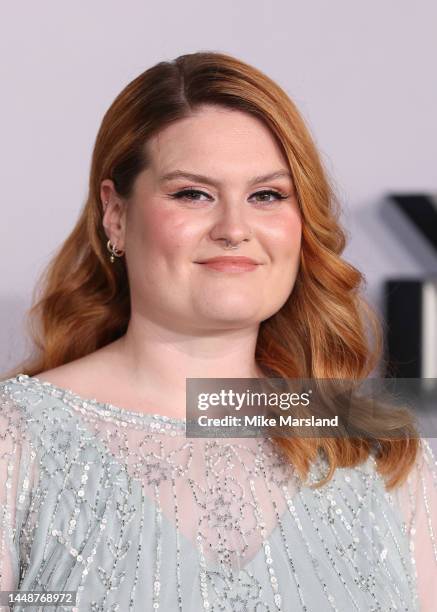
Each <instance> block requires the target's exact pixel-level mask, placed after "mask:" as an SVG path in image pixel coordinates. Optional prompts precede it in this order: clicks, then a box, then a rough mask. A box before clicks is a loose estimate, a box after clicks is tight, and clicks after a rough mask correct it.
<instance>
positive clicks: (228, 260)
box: [196, 256, 259, 265]
mask: <svg viewBox="0 0 437 612" xmlns="http://www.w3.org/2000/svg"><path fill="white" fill-rule="evenodd" d="M196 263H202V264H206V263H207V264H211V263H225V264H252V265H259V263H258V262H257V261H255V260H254V259H251V258H250V257H231V256H221V257H210V258H209V259H204V260H201V261H197V262H196Z"/></svg>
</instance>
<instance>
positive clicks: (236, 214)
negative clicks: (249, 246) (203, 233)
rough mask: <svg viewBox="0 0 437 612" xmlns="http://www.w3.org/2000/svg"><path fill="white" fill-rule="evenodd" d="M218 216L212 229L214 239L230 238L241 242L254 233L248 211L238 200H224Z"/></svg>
mask: <svg viewBox="0 0 437 612" xmlns="http://www.w3.org/2000/svg"><path fill="white" fill-rule="evenodd" d="M216 210H217V218H216V220H215V223H214V226H213V228H212V230H211V233H210V235H211V238H212V240H214V241H216V240H223V239H225V240H229V241H231V242H232V243H240V242H242V241H243V240H248V239H249V238H250V236H251V235H252V228H251V225H250V223H249V219H248V211H246V210H244V205H239V204H238V203H237V202H235V201H233V202H231V201H227V202H223V204H222V205H221V206H218V207H217V209H216Z"/></svg>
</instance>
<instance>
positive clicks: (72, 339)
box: [7, 52, 419, 489]
mask: <svg viewBox="0 0 437 612" xmlns="http://www.w3.org/2000/svg"><path fill="white" fill-rule="evenodd" d="M205 104H212V105H221V106H224V107H227V108H231V109H238V110H240V111H243V112H246V113H250V114H251V115H252V116H255V117H257V118H258V119H260V120H261V121H263V122H264V123H265V125H267V126H268V128H269V129H270V130H271V133H272V134H273V136H274V137H275V138H276V139H277V142H278V143H279V145H280V147H281V149H282V151H283V153H284V156H285V158H286V159H287V160H288V164H289V168H290V171H291V173H292V176H293V180H294V185H295V189H296V195H297V199H298V203H299V207H300V211H301V215H302V242H301V253H300V266H299V271H298V275H297V278H296V281H295V285H294V288H293V291H292V293H291V295H290V296H289V298H288V300H287V301H286V303H285V304H284V305H283V306H282V308H281V309H280V310H279V311H278V312H277V313H276V314H274V315H273V316H271V317H270V318H269V319H267V320H265V321H263V322H262V323H261V324H260V328H259V334H258V338H257V346H256V354H255V358H256V361H257V363H258V365H259V366H260V368H261V369H262V370H263V371H265V372H268V373H269V375H270V376H276V377H280V378H294V377H301V378H329V379H335V378H339V379H352V380H362V379H365V378H367V377H368V376H369V374H371V373H372V371H373V370H374V368H375V366H377V364H378V363H379V362H380V360H381V358H382V354H383V327H382V323H381V322H380V320H379V317H378V316H377V315H376V313H375V312H374V311H373V309H372V308H371V307H370V305H369V304H368V303H367V302H366V301H365V299H364V298H363V296H362V288H363V286H364V284H365V278H364V276H363V275H362V273H360V271H359V270H357V269H356V268H355V267H353V266H352V265H351V264H350V263H348V262H347V261H345V260H344V259H343V258H342V257H341V253H342V252H343V250H344V247H345V244H346V234H345V231H344V230H343V229H342V227H341V224H340V221H339V215H340V206H339V203H338V199H337V197H336V195H335V190H334V188H333V185H332V184H331V180H330V178H329V177H328V173H327V172H326V170H325V169H324V167H323V164H322V162H321V159H320V156H319V153H318V151H317V148H316V146H315V144H314V142H313V139H312V136H311V134H310V131H309V128H308V127H307V126H306V125H305V122H304V120H303V118H302V117H301V115H300V114H299V112H298V110H297V108H296V106H295V104H294V103H293V101H292V100H291V99H290V98H289V96H288V95H287V94H286V93H285V91H284V90H283V89H282V88H281V87H280V86H279V85H278V84H277V83H275V82H274V81H272V80H271V79H270V78H269V77H268V76H266V75H265V74H263V73H262V72H261V71H260V70H258V69H256V68H254V67H252V66H250V65H248V64H246V63H244V62H243V61H240V60H238V59H236V58H234V57H232V56H230V55H226V54H223V53H217V52H198V53H191V54H186V55H182V56H180V57H178V58H176V59H174V60H173V61H162V62H159V63H157V64H156V65H154V66H153V67H151V68H149V69H148V70H146V71H145V72H143V73H142V74H140V75H139V76H138V77H136V78H135V79H134V80H133V81H132V82H130V83H129V84H128V85H127V86H126V87H125V88H124V89H123V91H122V92H121V93H120V94H119V95H118V96H117V97H116V99H115V100H114V102H113V103H112V105H111V106H110V108H109V109H108V110H107V112H106V113H105V115H104V117H103V120H102V123H101V126H100V129H99V131H98V134H97V138H96V142H95V146H94V151H93V156H92V162H91V172H90V178H89V192H88V197H87V199H86V202H85V205H84V207H83V209H82V211H81V214H80V216H79V219H78V221H77V223H76V225H75V227H74V228H73V230H72V232H71V233H70V235H69V236H68V237H67V239H66V240H65V242H64V243H63V244H62V246H61V247H60V249H59V250H58V252H57V253H56V254H55V256H54V258H53V259H52V260H51V262H50V263H49V265H48V266H47V267H46V269H45V270H44V272H43V274H42V275H41V276H40V278H39V279H38V283H37V285H36V288H35V290H34V294H33V301H32V307H31V308H30V309H29V311H28V319H27V325H28V330H29V333H30V336H31V337H32V340H33V343H34V349H33V352H32V354H31V356H29V357H28V358H27V359H26V360H25V361H23V362H22V363H20V364H19V365H18V366H16V368H14V370H13V371H11V372H9V373H8V374H7V376H12V375H16V374H18V373H24V374H28V375H29V376H36V375H37V374H38V373H39V372H42V371H45V370H47V369H51V368H54V367H57V366H60V365H62V364H65V363H68V362H70V361H73V360H75V359H77V358H80V357H83V356H85V355H87V354H89V353H92V352H93V351H95V350H97V349H99V348H101V347H103V346H104V345H106V344H108V343H110V342H112V341H114V340H116V339H117V338H119V337H120V336H122V335H124V333H125V332H126V329H127V326H128V321H129V318H130V296H129V282H128V276H127V270H126V265H125V262H124V260H123V259H118V258H117V259H116V263H115V265H111V264H110V263H109V261H108V252H107V249H106V241H107V237H106V235H105V232H104V228H103V225H102V217H103V209H102V203H101V200H100V186H101V182H102V181H103V180H104V179H106V178H110V179H112V180H113V181H114V184H115V187H116V190H117V192H118V194H119V195H120V196H121V197H124V198H129V197H130V195H131V194H132V189H133V184H134V181H135V179H136V177H137V175H138V174H139V173H140V172H141V171H142V170H144V169H146V168H147V167H148V164H149V160H148V159H147V153H146V150H145V144H146V143H147V141H148V139H149V138H150V137H151V136H153V135H154V134H156V133H157V132H159V131H160V130H161V129H162V128H164V127H165V126H167V125H169V124H171V123H173V122H175V121H178V120H180V119H183V118H185V117H187V116H190V115H191V114H192V113H193V112H194V111H195V110H196V109H198V108H199V107H200V106H201V105H205ZM369 427H370V425H369ZM372 427H373V431H372V436H371V437H367V436H362V437H360V436H357V437H354V438H350V437H347V436H345V437H342V438H327V437H317V438H292V439H289V438H284V437H278V438H274V440H275V443H276V444H277V445H278V446H279V447H280V448H281V449H282V451H283V453H284V455H285V459H286V460H289V461H290V462H292V464H293V465H294V467H295V469H296V470H297V471H298V473H299V475H300V476H302V477H304V478H305V477H306V476H307V474H308V470H309V467H310V464H311V462H312V460H313V459H315V458H316V456H317V453H318V452H319V451H323V453H324V455H325V457H326V458H327V459H328V462H329V473H328V474H327V476H326V478H325V479H324V480H323V481H321V482H319V485H321V484H324V483H325V482H327V481H328V480H329V479H330V478H331V477H332V475H333V473H334V470H335V469H336V468H337V467H353V466H356V465H359V464H360V463H362V462H363V461H365V460H366V458H367V457H368V456H369V454H370V453H371V452H372V451H373V450H374V449H375V448H376V447H377V452H376V451H375V458H376V463H377V469H378V470H379V472H380V473H381V474H382V475H383V476H384V477H385V478H386V487H387V489H391V488H392V487H394V486H396V485H398V484H401V482H403V481H404V480H405V478H406V475H407V474H408V472H409V470H410V468H411V467H412V465H413V464H414V461H415V457H416V454H417V452H418V448H419V446H418V444H419V442H418V438H417V433H416V429H415V425H414V421H413V418H412V415H411V414H410V413H409V412H408V411H407V410H404V409H403V408H401V409H400V410H397V411H396V412H395V413H394V414H392V415H389V414H387V415H385V416H384V418H382V419H381V420H380V422H378V425H377V431H375V425H372ZM363 432H365V427H363ZM387 432H390V436H388V435H387ZM394 433H395V434H397V436H394V435H393V434H394ZM375 443H376V444H375ZM319 485H317V486H319Z"/></svg>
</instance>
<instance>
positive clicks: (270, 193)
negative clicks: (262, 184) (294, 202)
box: [251, 189, 288, 204]
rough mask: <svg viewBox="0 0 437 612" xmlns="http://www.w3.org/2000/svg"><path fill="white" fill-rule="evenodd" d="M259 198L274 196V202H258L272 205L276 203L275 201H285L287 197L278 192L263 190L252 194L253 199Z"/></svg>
mask: <svg viewBox="0 0 437 612" xmlns="http://www.w3.org/2000/svg"><path fill="white" fill-rule="evenodd" d="M259 196H274V197H275V200H265V199H262V200H258V201H260V202H263V203H265V204H273V202H275V201H277V200H286V199H287V197H288V196H286V195H284V194H282V193H279V191H274V190H273V189H265V190H264V191H258V192H257V193H254V194H253V196H251V197H252V198H253V197H259Z"/></svg>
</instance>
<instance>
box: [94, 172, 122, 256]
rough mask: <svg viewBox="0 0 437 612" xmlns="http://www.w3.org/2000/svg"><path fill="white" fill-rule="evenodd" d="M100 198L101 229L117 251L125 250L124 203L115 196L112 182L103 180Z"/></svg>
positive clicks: (115, 192)
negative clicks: (101, 211) (101, 209)
mask: <svg viewBox="0 0 437 612" xmlns="http://www.w3.org/2000/svg"><path fill="white" fill-rule="evenodd" d="M100 198H101V200H102V207H103V219H102V223H103V227H104V228H105V233H106V235H107V237H108V238H109V240H110V241H111V242H112V244H113V245H114V246H115V247H116V248H117V249H122V250H124V249H125V232H126V202H125V201H124V200H123V199H122V198H121V197H120V196H119V195H118V194H117V191H116V189H115V186H114V182H113V181H112V180H111V179H105V180H104V181H102V183H101V185H100Z"/></svg>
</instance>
